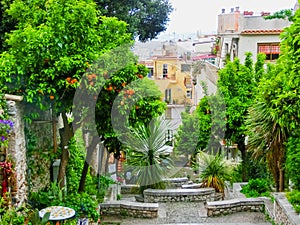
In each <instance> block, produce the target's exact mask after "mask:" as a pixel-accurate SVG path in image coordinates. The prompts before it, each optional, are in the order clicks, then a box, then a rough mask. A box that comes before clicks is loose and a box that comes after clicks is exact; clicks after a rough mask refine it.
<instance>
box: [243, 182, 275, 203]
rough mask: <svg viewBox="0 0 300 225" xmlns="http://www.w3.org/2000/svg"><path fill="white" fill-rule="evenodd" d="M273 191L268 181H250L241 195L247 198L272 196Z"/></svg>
mask: <svg viewBox="0 0 300 225" xmlns="http://www.w3.org/2000/svg"><path fill="white" fill-rule="evenodd" d="M271 191H272V189H271V185H270V183H269V181H268V180H266V179H260V178H257V179H250V180H249V182H248V183H247V184H246V185H244V186H243V187H242V190H241V193H243V194H245V196H246V197H247V198H251V197H253V198H255V197H260V196H268V197H269V196H270V192H271Z"/></svg>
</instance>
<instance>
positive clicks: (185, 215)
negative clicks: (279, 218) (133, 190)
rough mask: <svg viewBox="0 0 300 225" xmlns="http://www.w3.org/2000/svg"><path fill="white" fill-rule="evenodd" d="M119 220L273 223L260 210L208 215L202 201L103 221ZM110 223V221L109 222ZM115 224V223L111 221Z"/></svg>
mask: <svg viewBox="0 0 300 225" xmlns="http://www.w3.org/2000/svg"><path fill="white" fill-rule="evenodd" d="M105 221H106V222H118V223H120V224H121V225H146V224H160V225H174V224H177V225H254V224H255V225H271V224H272V223H271V222H269V221H267V220H266V218H265V215H264V214H263V213H259V212H240V213H235V214H231V215H226V216H221V217H207V216H206V209H205V207H204V204H203V203H202V202H174V203H173V202H172V203H159V211H158V218H155V219H136V218H122V217H121V216H119V217H104V218H102V222H105ZM107 224H109V223H107ZM111 224H113V223H111Z"/></svg>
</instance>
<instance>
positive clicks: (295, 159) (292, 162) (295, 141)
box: [285, 136, 300, 190]
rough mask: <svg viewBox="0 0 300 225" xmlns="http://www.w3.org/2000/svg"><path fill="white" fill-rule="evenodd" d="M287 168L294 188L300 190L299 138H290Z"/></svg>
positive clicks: (287, 151) (287, 146) (287, 150)
mask: <svg viewBox="0 0 300 225" xmlns="http://www.w3.org/2000/svg"><path fill="white" fill-rule="evenodd" d="M286 148H287V149H286V155H287V156H286V163H285V168H286V170H287V173H288V177H289V179H290V180H291V181H292V188H293V189H295V190H300V174H299V168H300V140H299V136H293V137H290V138H289V140H288V143H287V145H286Z"/></svg>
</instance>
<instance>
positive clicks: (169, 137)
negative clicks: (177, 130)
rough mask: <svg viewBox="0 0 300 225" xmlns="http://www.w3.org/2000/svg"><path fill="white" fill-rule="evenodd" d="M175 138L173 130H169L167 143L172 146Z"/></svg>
mask: <svg viewBox="0 0 300 225" xmlns="http://www.w3.org/2000/svg"><path fill="white" fill-rule="evenodd" d="M173 138H174V134H173V130H168V131H167V133H166V144H168V145H170V146H172V141H173Z"/></svg>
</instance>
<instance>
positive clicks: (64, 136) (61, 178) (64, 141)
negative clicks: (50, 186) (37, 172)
mask: <svg viewBox="0 0 300 225" xmlns="http://www.w3.org/2000/svg"><path fill="white" fill-rule="evenodd" d="M62 119H63V123H64V128H62V129H60V136H61V146H62V155H61V162H60V167H59V173H58V178H57V179H58V182H59V185H60V187H61V188H62V187H64V185H65V175H66V168H67V165H68V161H69V158H70V152H69V149H68V144H69V141H70V139H71V138H72V137H73V136H74V133H73V131H72V130H71V127H70V125H69V123H68V118H67V115H66V113H62Z"/></svg>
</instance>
